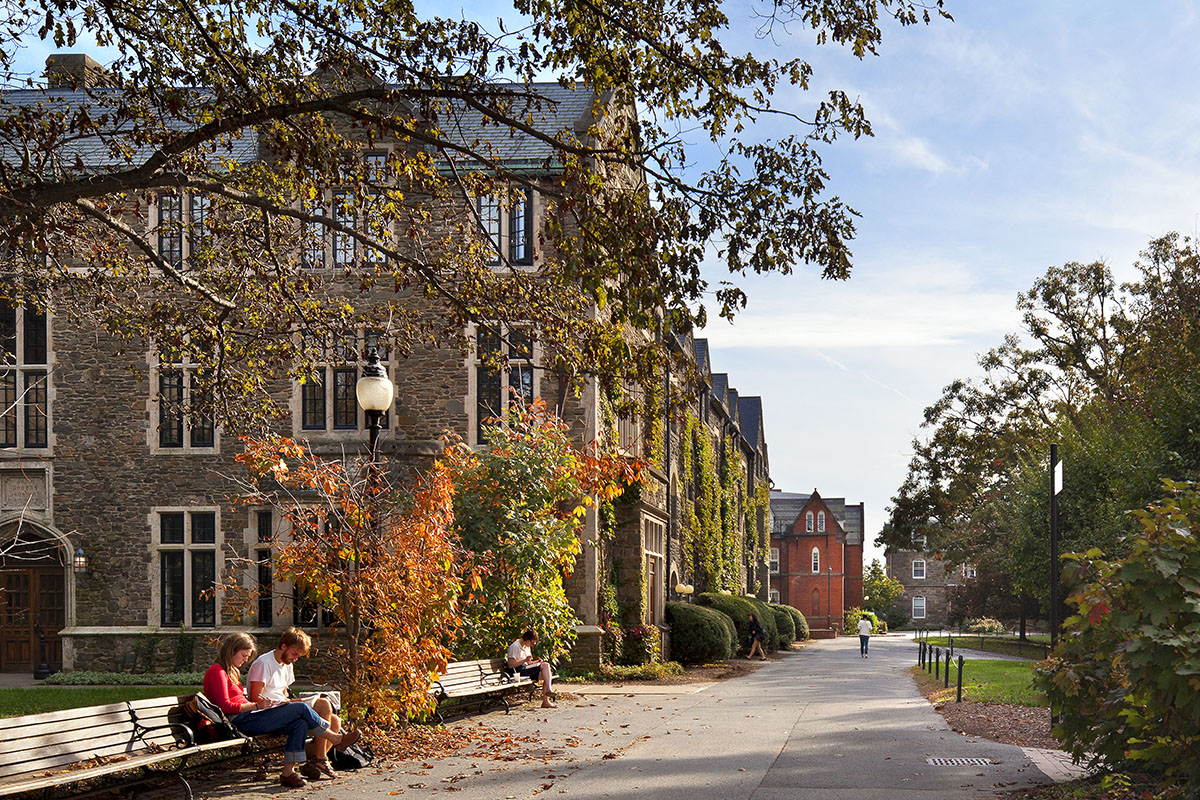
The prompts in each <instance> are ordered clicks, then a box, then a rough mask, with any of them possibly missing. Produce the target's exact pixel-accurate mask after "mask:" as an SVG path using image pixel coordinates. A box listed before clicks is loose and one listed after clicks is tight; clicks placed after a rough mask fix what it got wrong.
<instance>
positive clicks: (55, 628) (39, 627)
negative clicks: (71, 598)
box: [0, 566, 66, 672]
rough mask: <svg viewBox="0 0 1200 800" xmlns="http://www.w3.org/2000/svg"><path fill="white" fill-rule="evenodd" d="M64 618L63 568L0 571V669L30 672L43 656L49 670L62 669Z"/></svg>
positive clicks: (0, 670) (64, 591) (3, 670)
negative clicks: (43, 648) (61, 633)
mask: <svg viewBox="0 0 1200 800" xmlns="http://www.w3.org/2000/svg"><path fill="white" fill-rule="evenodd" d="M65 619H66V583H65V574H64V572H63V568H62V567H58V566H55V567H25V568H17V569H13V568H11V567H9V568H6V569H3V570H0V672H32V671H33V668H34V667H35V666H37V665H38V663H40V661H41V660H42V659H43V658H44V659H46V662H47V663H48V664H49V666H50V667H51V668H52V669H62V639H61V637H60V636H59V632H60V631H61V630H62V628H63V625H64V623H65ZM39 633H41V634H42V636H43V637H44V642H45V644H44V647H45V652H41V647H42V646H43V645H42V641H43V640H42V638H41V637H39V635H38V634H39Z"/></svg>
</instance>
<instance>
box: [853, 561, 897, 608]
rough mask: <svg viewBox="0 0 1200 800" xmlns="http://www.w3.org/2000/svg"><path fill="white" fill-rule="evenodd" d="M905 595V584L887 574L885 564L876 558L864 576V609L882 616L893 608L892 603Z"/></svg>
mask: <svg viewBox="0 0 1200 800" xmlns="http://www.w3.org/2000/svg"><path fill="white" fill-rule="evenodd" d="M902 594H904V584H902V583H900V581H898V580H896V579H895V578H893V577H892V576H891V575H888V574H887V571H886V570H885V569H884V568H883V564H881V563H880V562H879V559H878V558H876V559H874V560H873V561H871V566H869V567H868V568H867V574H866V575H863V607H864V608H865V609H867V610H868V611H872V612H874V613H876V614H882V613H884V612H885V611H887V610H888V609H890V608H891V607H892V603H894V602H896V600H897V599H898V598H899V597H900V595H902Z"/></svg>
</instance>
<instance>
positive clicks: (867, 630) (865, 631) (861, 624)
mask: <svg viewBox="0 0 1200 800" xmlns="http://www.w3.org/2000/svg"><path fill="white" fill-rule="evenodd" d="M872 630H874V626H873V625H872V624H871V620H870V618H869V617H859V618H858V653H859V655H861V656H862V657H863V658H866V657H867V642H868V641H870V639H871V631H872Z"/></svg>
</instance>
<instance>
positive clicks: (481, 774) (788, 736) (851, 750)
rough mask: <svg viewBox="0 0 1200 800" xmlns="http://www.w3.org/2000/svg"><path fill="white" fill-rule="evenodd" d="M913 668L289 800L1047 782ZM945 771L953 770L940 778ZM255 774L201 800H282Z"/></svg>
mask: <svg viewBox="0 0 1200 800" xmlns="http://www.w3.org/2000/svg"><path fill="white" fill-rule="evenodd" d="M913 661H914V654H913V651H912V642H911V640H908V639H901V638H899V637H897V638H892V637H875V638H873V639H872V641H871V657H870V658H869V659H861V658H859V655H858V640H857V638H853V639H851V638H846V639H840V640H829V641H820V642H813V643H811V644H809V645H808V646H807V647H806V648H805V649H804V650H802V651H799V652H795V653H791V654H788V655H787V656H785V657H784V658H783V659H782V660H780V661H778V662H774V663H771V664H766V665H764V666H763V667H762V668H761V669H759V670H757V671H756V672H754V673H751V674H749V675H746V676H743V677H740V678H736V679H733V680H729V681H724V682H721V683H717V684H713V685H711V686H709V687H707V688H703V689H701V690H699V691H696V690H695V688H694V687H689V686H680V687H657V688H658V689H659V690H662V689H667V690H670V691H668V692H667V693H650V692H646V691H634V690H633V689H632V687H630V689H629V691H623V692H620V693H619V694H579V695H575V697H576V698H577V699H574V700H567V699H563V700H562V701H561V702H560V705H559V708H558V709H545V710H543V709H541V708H538V707H536V706H526V707H521V708H517V709H514V711H513V712H512V714H510V715H507V716H506V715H504V714H503V713H491V714H487V715H484V716H482V717H475V718H469V719H466V720H462V721H459V722H457V723H454V724H455V725H465V726H474V725H480V724H483V725H486V726H488V727H490V728H493V729H496V730H499V731H505V732H511V733H512V734H513V735H514V736H517V737H520V736H526V735H536V737H538V738H537V739H536V740H535V741H529V742H527V743H525V744H520V745H517V751H515V752H511V753H510V754H509V756H508V760H496V759H494V758H487V757H481V756H472V755H470V753H471V752H472V751H471V749H470V748H468V750H467V751H465V753H459V754H457V755H453V756H450V757H446V758H431V759H428V760H427V761H425V762H422V763H404V764H399V765H394V766H389V767H388V768H386V769H370V770H366V771H364V773H363V774H354V775H347V776H345V777H342V778H339V779H338V780H336V781H321V782H313V783H310V784H309V786H308V787H307V788H305V789H303V790H296V791H291V792H287V794H288V796H291V797H306V798H307V797H311V798H330V799H331V800H343V798H345V799H346V800H349V798H374V797H379V798H383V797H395V796H398V795H402V796H404V797H406V798H414V797H425V798H428V797H434V796H438V797H442V796H445V795H444V793H445V792H447V791H450V792H454V793H455V797H457V798H460V800H524V798H531V797H535V796H539V795H546V796H554V797H559V796H565V797H569V798H579V799H580V800H599V799H600V798H607V797H627V796H633V795H640V796H646V797H653V798H655V800H659V799H660V798H663V799H665V800H708V798H713V800H717V799H722V800H723V799H724V798H739V799H740V798H745V800H784V798H787V800H816V799H817V798H821V799H822V800H851V798H853V800H943V799H945V800H949V799H950V798H982V797H995V796H996V794H997V793H1000V792H1005V791H1011V790H1014V789H1020V788H1025V787H1030V786H1034V785H1039V784H1044V783H1049V782H1050V778H1048V777H1047V775H1046V773H1045V772H1044V771H1043V770H1041V769H1039V768H1038V767H1037V766H1036V764H1035V761H1034V760H1033V759H1031V758H1029V757H1028V756H1027V755H1026V754H1025V753H1024V752H1023V751H1022V750H1021V748H1018V747H1012V746H1009V745H1001V744H995V743H992V742H987V741H984V740H978V739H974V738H971V737H965V736H962V735H960V734H957V733H955V732H953V731H952V730H950V729H949V727H948V726H947V725H946V723H945V721H944V720H943V719H942V718H941V717H940V716H939V715H938V714H937V713H936V712H935V711H933V709H932V707H931V706H930V705H929V703H928V702H927V701H926V700H925V699H924V698H923V697H921V696H920V695H919V694H918V692H917V690H916V688H915V686H914V685H913V682H912V680H911V678H910V677H909V675H908V674H907V672H906V669H907V667H909V666H911V665H912V663H913ZM560 688H562V689H563V690H564V691H567V692H569V691H571V687H570V686H568V685H566V684H564V685H562V686H561V687H560ZM619 688H624V687H619ZM646 688H649V687H646ZM585 691H586V690H585ZM689 692H690V693H689ZM935 759H945V760H947V761H946V762H943V763H945V764H946V765H936V764H935V763H931V760H935ZM954 759H972V760H973V762H971V763H962V762H955V761H953V760H954ZM956 763H957V765H956ZM1046 763H1048V762H1046ZM251 773H252V770H250V769H243V770H238V771H234V772H232V773H230V774H227V775H224V776H221V780H219V781H218V780H204V781H198V782H197V784H196V789H197V796H198V797H238V798H258V797H268V796H275V795H278V794H279V793H281V792H282V791H284V790H281V789H280V788H279V787H278V786H277V785H275V784H273V783H271V784H268V783H266V782H265V781H263V780H262V779H254V778H253V777H252V775H251ZM1055 777H1059V779H1062V777H1065V776H1061V775H1056V776H1055ZM273 778H274V775H272V776H271V779H273Z"/></svg>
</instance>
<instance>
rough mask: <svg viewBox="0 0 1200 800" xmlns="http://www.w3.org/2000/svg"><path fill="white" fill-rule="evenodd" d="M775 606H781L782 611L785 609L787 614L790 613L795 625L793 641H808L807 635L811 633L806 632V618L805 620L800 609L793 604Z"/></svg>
mask: <svg viewBox="0 0 1200 800" xmlns="http://www.w3.org/2000/svg"><path fill="white" fill-rule="evenodd" d="M776 608H782V609H783V610H784V611H786V612H787V613H788V614H790V615H791V617H792V622H793V623H794V624H795V626H796V639H795V641H797V642H806V641H808V639H809V637H810V636H811V634H810V633H809V632H808V620H806V619H805V618H804V615H803V614H801V613H800V609H798V608H796V607H794V606H785V605H779V606H776Z"/></svg>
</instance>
